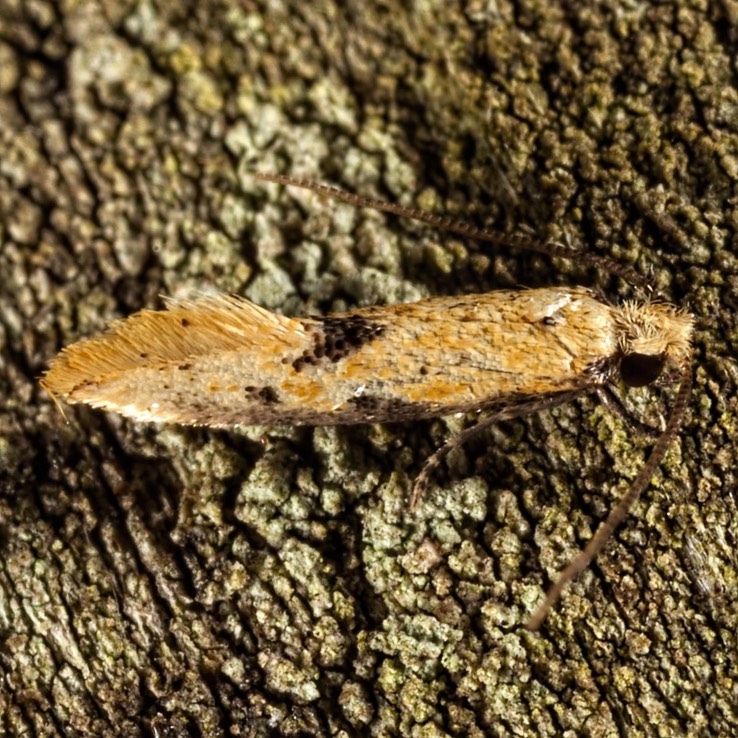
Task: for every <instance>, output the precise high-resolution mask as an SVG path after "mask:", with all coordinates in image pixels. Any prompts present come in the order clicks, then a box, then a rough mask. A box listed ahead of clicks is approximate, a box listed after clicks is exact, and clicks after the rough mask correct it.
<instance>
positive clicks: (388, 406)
mask: <svg viewBox="0 0 738 738" xmlns="http://www.w3.org/2000/svg"><path fill="white" fill-rule="evenodd" d="M348 404H350V405H351V406H352V407H353V408H355V409H356V412H357V414H358V415H359V416H360V417H361V419H362V421H361V422H364V423H401V422H403V421H406V420H418V419H420V418H430V417H433V416H435V415H438V406H437V405H432V404H430V403H425V402H407V401H406V400H400V399H398V398H392V397H379V396H377V395H370V394H363V395H359V396H358V397H354V398H352V399H351V400H349V403H348Z"/></svg>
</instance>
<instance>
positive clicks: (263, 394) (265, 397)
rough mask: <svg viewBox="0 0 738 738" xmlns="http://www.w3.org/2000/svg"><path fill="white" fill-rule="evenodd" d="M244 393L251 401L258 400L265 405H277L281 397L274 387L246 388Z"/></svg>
mask: <svg viewBox="0 0 738 738" xmlns="http://www.w3.org/2000/svg"><path fill="white" fill-rule="evenodd" d="M243 391H244V392H245V393H246V396H247V397H248V398H249V399H253V400H256V401H258V402H260V403H262V404H263V405H276V404H277V403H279V401H280V400H279V395H278V394H277V391H276V390H275V389H274V387H253V386H249V387H244V388H243Z"/></svg>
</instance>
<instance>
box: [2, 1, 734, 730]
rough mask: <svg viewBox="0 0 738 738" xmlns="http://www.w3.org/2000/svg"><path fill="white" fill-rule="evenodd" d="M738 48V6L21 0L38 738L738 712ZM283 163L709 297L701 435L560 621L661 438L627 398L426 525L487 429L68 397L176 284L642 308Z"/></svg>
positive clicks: (677, 454)
mask: <svg viewBox="0 0 738 738" xmlns="http://www.w3.org/2000/svg"><path fill="white" fill-rule="evenodd" d="M737 41H738V6H736V5H735V3H730V2H723V3H705V2H690V3H686V2H684V3H678V4H672V3H661V4H653V5H652V4H648V3H629V2H616V3H596V2H578V3H570V2H566V1H564V0H562V1H561V2H558V3H557V2H549V1H546V2H535V1H533V0H531V1H529V2H523V3H515V4H512V3H507V2H496V3H485V2H477V1H476V0H474V1H472V2H466V3H460V2H435V3H434V2H417V3H393V2H386V3H376V2H369V3H358V2H349V3H345V2H338V0H336V1H335V2H332V1H331V0H325V2H321V3H302V2H288V3H284V4H279V3H271V2H269V3H268V2H259V1H254V2H248V1H247V0H244V1H243V2H233V1H231V2H226V0H223V1H222V2H215V1H214V0H208V1H207V2H189V3H187V2H186V3H182V2H168V1H164V0H162V2H158V3H148V2H140V3H119V2H108V1H107V0H86V1H82V2H66V3H55V2H44V1H43V0H38V1H34V2H25V1H23V0H10V1H9V2H4V3H3V4H2V6H0V147H1V152H2V153H1V154H0V274H1V279H2V282H1V283H0V347H2V354H1V357H0V519H1V520H2V528H1V533H0V550H1V555H0V562H2V564H0V633H1V634H2V648H1V649H0V653H2V657H1V658H0V672H1V676H2V685H3V687H2V689H0V715H2V718H0V732H1V733H3V734H4V735H8V736H19V735H26V734H28V733H29V732H30V731H33V732H35V733H36V734H38V735H69V736H73V735H95V736H108V735H109V736H136V735H159V736H165V735H166V736H176V735H204V736H209V737H210V736H227V735H250V736H260V735H265V736H266V735H284V736H290V735H315V736H324V735H325V736H328V735H345V736H353V735H398V736H424V737H426V736H445V735H448V736H457V735H463V736H482V735H484V736H490V735H494V736H507V735H517V736H559V735H572V736H573V735H592V736H615V735H627V736H629V737H630V736H641V735H642V736H651V735H659V736H681V735H693V736H696V735H709V736H729V735H733V734H735V733H736V732H738V713H737V711H736V705H737V704H738V694H737V693H736V687H735V685H736V684H737V683H738V667H737V665H736V664H737V660H736V633H737V632H738V622H736V618H737V617H738V615H737V613H738V608H737V604H738V595H737V594H736V586H737V585H736V582H737V581H738V558H737V557H736V552H735V546H734V545H733V542H734V541H735V540H736V537H738V522H736V521H738V514H737V513H738V511H737V510H736V496H735V486H736V479H735V468H736V444H737V443H738V441H737V440H736V439H738V432H736V431H737V429H736V421H735V410H736V383H737V381H738V379H737V378H738V371H736V361H735V356H736V350H737V343H738V331H737V329H736V312H735V311H736V305H737V304H738V280H737V279H736V273H737V272H738V262H737V261H736V243H738V240H737V237H736V227H737V225H738V197H737V196H736V195H737V188H736V185H737V182H738V85H737V83H736V76H735V45H736V42H737ZM258 169H263V170H272V171H283V172H287V173H291V174H296V175H302V176H309V177H311V178H315V179H320V180H324V181H331V182H334V183H336V184H339V185H341V186H343V187H346V188H348V189H351V190H354V191H360V192H363V193H366V194H379V195H380V196H383V197H385V198H388V199H392V200H395V201H398V202H402V203H405V204H408V205H421V206H424V207H427V208H430V209H433V210H434V211H436V212H439V213H442V214H444V213H445V214H453V215H468V217H470V218H471V219H473V220H475V221H476V222H478V223H485V224H487V225H490V226H492V227H495V228H498V229H502V230H515V229H532V230H533V231H534V232H536V233H537V234H539V235H540V236H542V237H553V238H557V239H560V240H564V241H571V242H573V243H576V244H582V245H583V247H585V248H588V249H591V250H592V251H595V252H597V253H603V254H607V255H609V256H611V257H612V258H615V259H617V260H619V261H621V262H623V263H626V264H631V265H633V266H634V268H636V269H637V270H639V271H640V272H642V273H644V274H648V273H649V272H650V273H652V274H653V277H654V280H655V281H656V283H657V284H658V285H659V286H660V287H661V288H662V289H663V290H664V291H666V292H667V293H669V294H670V295H672V296H673V299H674V301H675V302H677V303H678V304H681V305H685V306H687V307H688V308H689V309H690V310H691V311H692V312H694V314H695V315H696V316H697V319H698V321H699V322H698V329H697V332H696V338H695V345H696V358H695V392H694V400H693V402H692V405H691V412H690V417H689V419H688V422H687V424H686V426H685V428H684V431H683V433H682V435H681V438H680V440H679V442H678V443H677V444H675V446H674V448H673V450H672V451H671V452H670V454H669V456H668V458H667V460H666V461H665V463H664V464H663V466H662V469H661V472H660V473H659V474H658V475H657V477H656V478H655V479H654V481H653V484H652V486H651V487H650V489H649V490H648V491H647V493H646V495H645V497H644V499H643V501H642V502H641V503H640V504H639V505H638V507H637V509H636V510H635V512H634V514H633V515H632V516H631V517H630V518H629V520H628V522H627V524H626V525H625V526H624V527H623V528H622V529H621V530H620V531H618V533H617V535H616V537H615V539H614V540H613V541H611V543H610V544H609V545H608V547H607V549H606V550H605V552H604V553H603V554H602V555H601V556H600V557H599V559H598V560H597V562H596V564H595V565H594V566H593V567H591V569H590V570H589V571H587V572H586V573H585V574H584V575H582V576H581V577H580V578H579V579H578V580H577V581H576V582H575V583H574V584H573V585H572V586H571V587H570V588H569V589H568V590H567V591H566V593H565V595H564V597H563V599H562V601H561V603H560V604H559V606H558V607H557V608H556V610H555V611H554V612H553V613H552V614H551V616H550V617H549V619H548V621H547V622H546V624H545V625H544V628H543V629H542V630H541V632H540V633H536V634H530V633H527V632H525V631H524V630H523V629H522V627H521V626H522V623H524V621H525V619H526V616H527V615H528V614H529V613H530V612H531V611H532V609H533V608H534V606H535V604H536V603H537V602H538V601H539V599H540V597H541V596H542V592H543V589H544V588H545V587H546V586H547V584H548V583H549V582H550V580H551V578H552V577H553V576H555V573H556V571H557V570H559V569H560V568H561V567H562V566H563V565H564V564H565V563H566V561H567V559H568V558H569V557H570V556H571V555H572V554H573V553H574V552H575V551H576V550H577V549H578V548H580V547H581V546H582V545H583V544H584V543H585V542H586V540H587V539H588V537H589V536H590V534H591V533H592V531H593V530H594V528H595V527H596V525H597V522H598V520H600V519H601V518H602V517H604V516H605V515H606V513H607V510H608V509H609V508H610V507H611V506H612V504H613V502H614V500H615V499H616V497H617V494H618V491H619V490H621V489H622V488H623V486H624V485H625V484H627V481H628V480H629V479H632V477H633V476H634V474H635V473H637V470H638V468H639V466H640V465H641V464H642V463H643V459H644V455H645V453H646V451H647V447H648V443H647V442H645V441H641V440H640V439H638V438H632V437H630V434H629V433H628V430H627V429H626V428H624V426H623V424H622V422H621V421H620V420H619V419H617V418H614V417H612V416H611V414H610V413H609V412H607V411H606V410H604V409H602V408H600V407H599V406H598V405H597V403H596V402H594V401H588V400H585V401H582V402H580V403H575V404H572V405H570V406H566V407H562V408H559V409H558V410H556V411H553V412H550V413H541V414H540V415H538V416H535V417H531V418H526V419H524V420H521V421H518V422H515V423H508V424H505V425H503V426H500V427H498V428H495V429H494V430H493V431H492V432H491V433H489V434H488V435H486V436H485V437H484V438H482V439H479V440H478V441H477V442H475V443H472V444H470V445H469V446H468V447H465V448H463V449H460V450H459V451H458V452H455V453H454V454H452V455H451V457H450V458H449V460H448V463H447V465H446V466H445V467H444V468H443V470H442V471H441V473H440V474H439V475H438V478H437V479H436V480H435V481H436V486H435V487H434V488H433V489H432V490H431V491H430V493H429V495H428V496H427V498H426V500H425V502H424V504H423V505H422V507H421V509H420V510H419V511H418V512H417V513H411V512H410V511H409V510H408V509H407V505H406V499H407V495H408V492H409V489H410V486H411V484H412V480H413V478H414V475H415V474H417V472H418V471H419V469H420V468H421V466H422V463H423V460H424V458H426V457H427V456H428V454H429V453H431V452H432V450H433V448H435V447H437V446H438V445H439V444H440V443H442V441H443V439H444V438H446V437H447V436H448V435H449V434H450V433H453V432H455V431H458V430H459V428H460V427H461V426H462V424H463V423H468V422H470V421H471V420H472V419H466V420H460V419H455V418H451V419H444V420H438V421H434V422H428V423H419V424H415V425H402V426H384V427H372V426H368V427H349V428H341V429H330V428H328V429H325V428H318V429H310V428H278V429H263V428H241V429H235V430H234V431H233V432H209V431H207V430H192V429H184V428H179V427H157V426H147V425H142V424H137V423H135V422H130V421H124V420H122V419H121V418H119V417H117V416H114V415H106V414H104V413H100V412H97V411H94V410H89V409H85V408H78V407H75V408H65V409H64V410H65V413H66V420H65V418H64V417H63V416H62V415H61V414H60V413H59V410H58V409H57V408H56V407H55V405H54V404H53V403H52V402H51V400H50V399H49V398H48V397H46V396H45V395H44V394H43V393H42V391H41V390H40V388H39V386H38V383H37V378H38V376H39V374H40V373H41V372H42V370H43V368H44V366H45V364H46V362H47V361H48V359H49V358H50V357H51V356H53V354H54V353H55V352H56V351H57V350H59V348H61V346H63V345H65V344H67V343H69V342H71V341H73V340H75V339H77V338H79V337H81V336H84V335H90V334H92V333H95V332H98V331H100V330H102V329H103V328H104V326H105V325H106V323H107V322H108V321H110V320H111V319H113V318H116V317H120V316H125V315H127V314H129V313H131V312H133V311H135V310H138V309H140V308H142V307H157V306H161V302H160V299H159V295H161V294H166V295H173V296H175V297H183V296H192V294H193V292H196V291H197V290H211V289H217V290H222V291H229V292H236V293H239V294H245V295H246V296H248V297H250V298H251V299H253V300H255V301H257V302H259V303H260V304H262V305H265V306H267V307H269V308H272V309H278V310H280V311H284V312H286V313H299V312H302V313H303V314H307V313H311V312H312V313H316V312H323V311H328V310H335V309H343V308H349V307H352V306H356V305H366V304H374V303H380V302H385V303H391V302H398V301H402V300H410V299H413V298H416V297H419V296H421V295H425V294H442V293H446V294H453V293H461V292H471V291H479V290H490V289H494V288H496V287H510V286H515V285H526V286H538V285H543V284H552V283H566V284H577V283H578V284H581V283H584V284H598V285H601V287H602V289H603V290H604V291H605V292H606V294H608V296H610V297H611V299H613V300H617V299H619V298H621V297H623V296H626V295H627V294H628V291H627V288H626V287H625V286H624V285H622V284H619V283H618V282H617V281H616V280H612V279H608V278H607V275H605V276H604V277H603V276H602V275H593V274H591V273H586V272H585V271H583V270H581V269H579V268H578V266H577V265H576V264H567V263H564V262H559V261H557V262H556V263H555V264H551V263H547V262H546V261H545V260H544V259H542V258H540V257H532V256H530V255H525V254H519V253H513V252H510V253H500V252H492V251H490V250H489V249H486V248H485V247H484V246H483V245H479V244H473V243H466V242H463V241H462V240H460V239H458V238H456V237H449V236H447V235H445V234H443V233H439V232H433V231H431V230H429V229H427V228H424V227H419V226H417V225H413V224H408V223H402V222H398V221H397V220H392V219H385V218H384V217H381V216H378V215H377V214H375V213H371V212H366V211H356V210H353V209H351V208H348V207H347V206H345V205H335V204H332V203H331V204H326V203H324V202H322V201H320V200H319V199H318V198H316V197H314V196H312V195H310V194H307V193H304V192H299V191H291V190H290V191H283V190H281V189H279V188H276V187H274V186H266V185H263V184H261V183H257V182H255V181H254V180H253V179H252V178H251V177H250V176H249V173H250V172H251V171H253V170H258ZM669 399H670V390H669V388H668V387H666V388H664V389H656V390H652V389H649V390H644V391H637V392H633V393H630V394H629V395H628V402H629V403H630V405H631V406H632V408H633V410H634V412H635V413H637V414H638V415H639V416H643V417H645V418H646V419H650V420H651V422H657V421H658V419H659V416H660V414H662V413H664V412H666V411H667V410H668V403H669ZM67 421H68V422H67Z"/></svg>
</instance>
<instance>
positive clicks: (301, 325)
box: [41, 174, 693, 629]
mask: <svg viewBox="0 0 738 738" xmlns="http://www.w3.org/2000/svg"><path fill="white" fill-rule="evenodd" d="M255 176H256V177H258V178H259V179H262V180H266V181H271V182H276V183H279V184H284V185H291V186H296V187H303V188H306V189H309V190H313V191H315V192H318V193H319V194H322V195H327V196H329V197H332V198H336V199H339V200H343V201H345V202H348V203H351V204H353V205H356V206H358V207H369V208H374V209H377V210H383V211H385V212H390V213H394V214H396V215H399V216H404V217H409V218H413V219H416V220H420V221H423V222H426V223H429V224H431V225H434V226H437V227H440V228H443V229H446V230H449V231H452V232H455V233H458V234H460V235H462V236H466V237H469V238H475V239H479V240H482V241H487V242H492V243H495V244H498V245H504V246H508V247H509V246H510V245H512V246H517V247H520V248H524V249H528V250H533V251H539V252H544V253H547V254H551V255H557V256H565V257H568V258H573V259H576V260H578V261H579V262H582V263H585V264H587V265H591V266H595V267H598V268H601V269H605V270H607V271H609V272H611V273H614V274H617V275H619V276H620V277H622V278H624V279H626V280H628V281H629V282H630V283H631V284H633V285H635V286H638V287H641V288H644V289H646V290H649V294H650V295H651V299H648V300H644V301H629V302H625V303H623V304H621V305H619V306H615V305H612V304H610V303H609V302H607V301H606V300H605V299H604V298H603V297H602V296H601V295H599V294H598V293H597V292H595V291H593V290H591V289H587V288H585V287H569V288H566V287H551V288H542V289H528V290H501V291H495V292H489V293H486V294H478V295H461V296H459V297H437V298H431V299H426V300H421V301H419V302H414V303H409V304H403V305H393V306H387V307H369V308H363V309H359V310H352V311H350V312H346V313H336V314H331V315H327V316H325V317H311V318H289V317H285V316H282V315H276V314H274V313H271V312H269V311H268V310H265V309H264V308H261V307H259V306H257V305H254V304H253V303H251V302H249V301H248V300H245V299H243V298H240V297H234V296H230V295H217V296H212V297H201V298H199V299H196V300H193V301H183V302H174V301H171V302H168V303H167V309H166V310H162V311H153V310H142V311H141V312H139V313H136V314H135V315H132V316H131V317H129V318H127V319H125V320H120V321H116V322H114V323H113V324H112V325H111V326H110V328H109V330H108V331H107V332H106V333H104V334H102V335H100V336H97V337H93V338H88V339H85V340H82V341H79V342H77V343H75V344H72V345H71V346H68V347H67V348H65V349H63V350H62V351H61V353H59V354H58V355H57V356H56V357H55V358H54V359H53V360H52V361H51V364H50V366H49V369H48V371H47V372H46V373H45V374H44V376H43V377H42V379H41V385H42V386H43V388H44V389H45V390H46V391H47V392H48V393H49V394H50V395H51V397H52V398H54V399H55V400H56V398H57V397H61V398H63V399H64V400H66V401H67V402H69V403H85V404H87V405H91V406H92V407H96V408H102V409H105V410H113V411H115V412H119V413H122V414H123V415H126V416H128V417H131V418H134V419H136V420H142V421H155V422H170V423H183V424H188V425H204V426H209V427H213V428H230V427H233V426H236V425H290V424H302V425H339V424H356V423H389V422H397V421H413V420H421V419H424V418H432V417H437V416H442V415H451V414H454V413H467V412H472V411H474V412H476V411H486V412H487V413H489V415H488V416H487V417H485V418H484V419H483V420H481V421H480V422H478V423H477V424H476V425H474V426H473V427H471V428H469V429H467V430H466V431H464V432H462V433H461V434H460V435H458V436H456V437H455V438H452V439H451V440H449V441H448V442H447V443H446V444H445V445H444V446H443V447H441V448H440V449H439V450H438V451H436V452H435V453H434V454H433V455H432V456H431V457H430V458H429V459H428V460H427V461H426V463H425V465H424V467H423V470H422V471H421V473H420V474H419V476H418V478H417V480H416V482H415V485H414V488H413V493H412V500H411V504H412V506H413V507H415V506H416V505H417V504H418V501H419V499H420V496H421V494H422V492H423V490H424V488H425V487H426V486H427V483H428V479H429V475H430V473H431V471H432V470H433V469H434V468H435V467H436V466H437V465H438V464H439V462H440V461H441V459H442V458H443V457H444V456H446V455H447V454H448V452H449V451H450V450H451V449H452V448H454V447H456V446H458V445H460V444H462V443H464V442H465V441H467V440H468V439H469V438H470V437H471V436H473V435H475V434H477V433H479V432H481V431H482V430H484V429H485V428H487V427H489V426H490V425H491V424H492V423H495V422H498V421H500V420H504V419H509V418H513V417H517V416H520V415H523V414H525V413H529V412H535V411H538V410H541V409H545V408H550V407H553V406H555V405H558V404H560V403H562V402H566V401H569V400H571V399H573V398H575V397H578V396H580V395H582V394H584V393H588V392H598V393H599V394H600V395H601V396H602V397H603V399H605V400H606V401H607V402H608V404H609V405H611V406H612V405H613V404H614V405H615V406H616V407H617V403H614V398H613V396H612V395H611V394H608V393H607V388H608V386H609V385H611V384H613V383H614V382H616V381H617V380H620V381H621V382H622V383H624V384H625V385H626V386H631V387H633V386H645V385H648V384H651V383H652V382H654V381H655V380H656V379H658V378H659V377H660V376H661V375H662V374H663V373H664V372H669V373H673V372H674V371H675V370H676V371H678V372H679V374H680V376H681V381H680V384H679V388H678V390H677V392H676V397H675V400H674V404H673V407H672V410H671V413H670V415H669V418H668V420H667V422H666V427H665V429H664V430H663V432H661V433H660V435H658V438H657V440H656V442H655V444H654V446H653V449H652V451H651V454H650V456H649V458H648V459H647V461H646V463H645V465H644V466H643V468H642V469H641V471H640V472H639V474H638V475H637V476H636V478H635V480H634V481H633V483H632V484H631V486H630V487H629V488H628V489H627V490H626V491H625V493H624V494H623V496H622V497H621V499H620V501H619V503H618V504H617V506H616V507H615V508H614V509H613V510H612V512H611V513H610V515H609V516H608V517H607V518H606V520H605V521H604V522H603V523H601V525H600V527H599V528H598V530H597V531H596V533H595V535H594V536H593V537H592V539H591V540H590V542H589V543H588V545H587V546H586V547H585V548H584V549H583V550H582V551H581V552H580V553H579V554H578V555H577V556H576V557H575V558H574V559H573V560H572V562H571V563H570V564H569V565H568V566H567V567H566V568H565V569H564V570H563V571H562V572H561V573H560V574H559V577H558V579H557V580H556V581H555V582H554V584H553V585H552V586H551V588H550V589H549V592H548V594H547V595H546V598H545V599H544V600H543V602H542V603H541V604H540V605H539V607H538V608H537V609H536V610H535V612H534V613H533V615H532V616H531V617H530V619H529V620H528V622H527V624H526V626H527V627H528V628H530V629H536V628H538V627H539V626H540V625H541V623H542V622H543V620H544V618H545V616H546V614H547V612H548V610H549V609H550V608H551V606H552V605H553V604H554V603H555V602H556V600H557V599H558V597H559V595H560V594H561V592H562V590H563V588H564V586H565V585H566V584H567V582H569V581H570V580H571V579H572V578H573V577H575V576H576V575H577V574H578V573H579V572H580V571H582V570H583V569H584V568H585V567H586V566H587V565H588V564H589V563H590V562H591V561H592V559H594V557H595V556H596V555H597V554H598V552H599V551H600V550H601V549H602V547H603V546H604V544H605V542H606V541H607V539H608V538H609V536H610V535H611V534H612V532H613V530H614V529H615V527H616V526H617V525H618V524H619V523H620V522H621V521H622V520H623V519H624V518H625V516H626V515H627V513H628V511H629V510H630V508H631V507H632V506H633V504H634V503H635V502H636V500H637V499H638V497H639V496H640V495H641V493H642V492H643V490H644V489H645V488H646V487H647V486H648V483H649V481H650V478H651V476H652V474H653V472H654V471H655V469H656V467H657V466H658V465H659V464H660V463H661V461H662V459H663V457H664V454H665V453H666V451H667V449H668V447H669V444H670V443H671V442H672V441H673V440H674V438H675V436H676V435H677V434H678V432H679V428H680V426H681V423H682V419H683V416H684V413H685V411H686V407H687V404H688V400H689V393H690V389H691V347H690V344H691V336H692V330H693V318H692V316H691V315H690V314H688V313H687V312H685V311H683V310H679V309H677V308H675V307H673V306H672V305H669V304H667V303H666V302H664V301H663V300H662V299H654V297H653V294H654V293H653V290H652V289H651V288H650V285H649V284H648V282H647V281H646V280H645V279H644V278H643V277H641V276H640V275H638V274H637V273H635V272H633V271H632V270H630V269H628V268H627V267H624V266H623V265H620V264H617V263H615V262H611V261H610V260H609V259H605V258H603V257H600V256H597V255H594V254H588V253H586V252H580V251H577V250H574V249H570V248H567V247H564V246H562V245H560V244H556V243H552V242H541V241H536V240H534V239H532V238H529V237H527V236H522V235H517V236H509V235H502V234H498V233H494V232H491V231H487V230H483V229H478V228H474V227H473V226H470V225H468V224H466V223H463V222H461V221H456V220H452V219H448V218H444V217H439V216H436V215H433V214H431V213H426V212H424V211H419V210H415V209H411V208H403V207H400V206H397V205H393V204H392V203H387V202H384V201H381V200H375V199H370V198H365V197H361V196H358V195H353V194H351V193H347V192H343V191H341V190H337V189H335V188H332V187H328V186H325V185H320V184H317V183H314V182H310V181H305V180H299V179H295V178H292V177H287V176H282V175H275V174H257V175H255Z"/></svg>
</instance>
